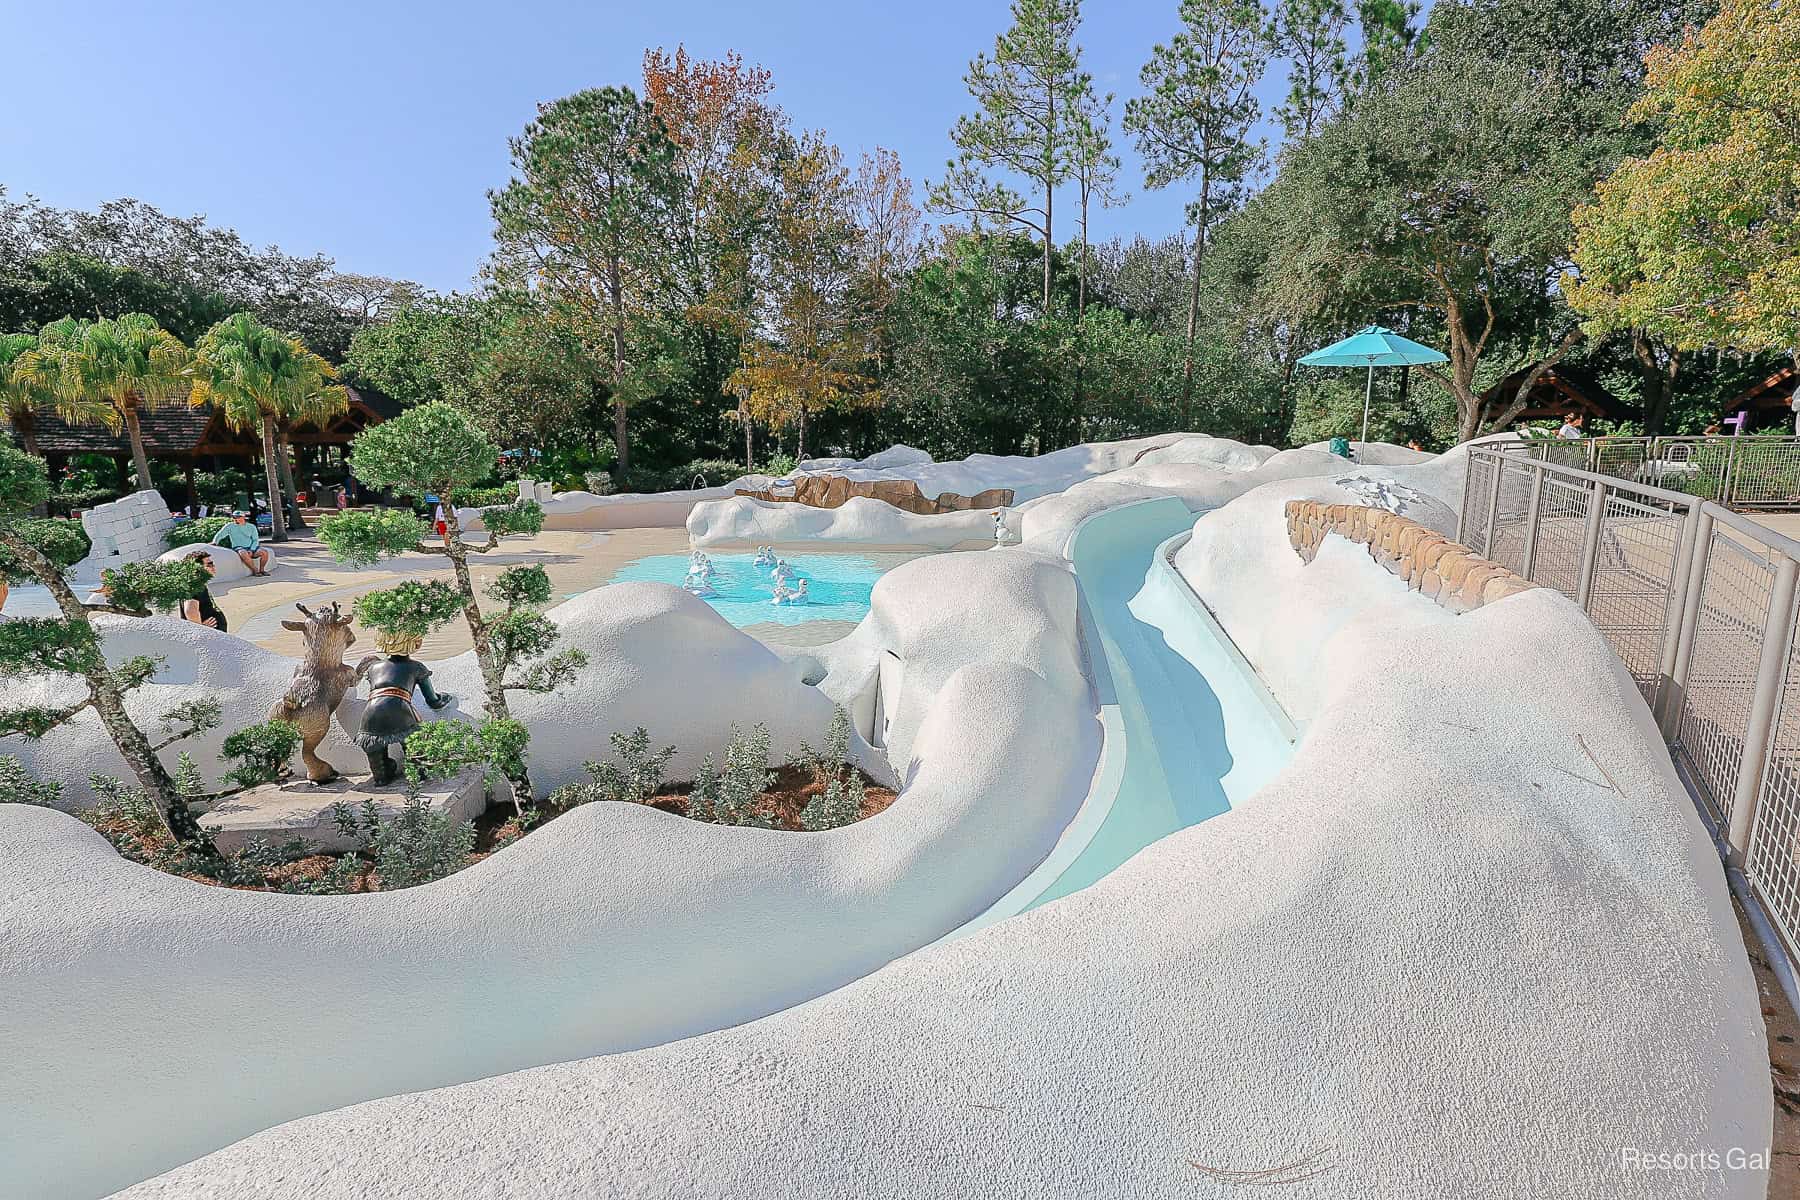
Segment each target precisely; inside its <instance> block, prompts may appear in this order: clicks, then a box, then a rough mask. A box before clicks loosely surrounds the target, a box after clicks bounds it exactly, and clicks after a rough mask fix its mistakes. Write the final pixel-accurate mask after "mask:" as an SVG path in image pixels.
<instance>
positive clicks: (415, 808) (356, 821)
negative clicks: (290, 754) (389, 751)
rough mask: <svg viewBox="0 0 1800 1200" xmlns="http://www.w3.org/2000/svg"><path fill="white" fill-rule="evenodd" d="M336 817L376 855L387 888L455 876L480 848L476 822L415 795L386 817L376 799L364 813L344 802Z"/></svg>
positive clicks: (365, 805) (366, 851)
mask: <svg viewBox="0 0 1800 1200" xmlns="http://www.w3.org/2000/svg"><path fill="white" fill-rule="evenodd" d="M445 723H446V722H434V724H445ZM332 815H333V817H334V819H335V820H336V821H337V825H338V828H339V829H340V830H342V831H343V832H344V833H345V834H346V835H348V836H352V837H356V838H357V839H358V841H359V845H360V849H361V851H362V853H364V854H367V855H369V856H371V857H373V858H374V859H375V870H376V872H377V873H379V874H380V876H381V890H382V891H396V890H398V889H400V888H409V887H417V886H418V885H419V884H421V883H430V882H432V881H433V880H436V879H442V878H444V877H445V876H447V875H452V874H455V873H456V872H457V871H460V870H461V869H462V868H463V867H464V866H465V865H466V864H467V863H468V861H469V854H470V852H471V851H472V850H474V849H475V823H474V822H473V821H457V820H455V819H454V818H452V817H451V816H450V815H449V814H448V813H444V812H439V811H437V810H435V809H433V808H432V807H431V806H430V805H429V804H427V803H426V802H425V801H424V799H422V798H421V797H420V796H419V795H417V794H416V793H415V794H413V795H410V796H408V797H407V798H406V806H405V807H404V808H403V809H401V810H400V811H399V812H398V813H396V814H395V815H394V816H393V817H391V818H390V819H388V820H386V821H384V820H382V819H381V810H380V809H378V808H377V807H376V806H375V801H373V800H364V801H363V807H362V812H361V813H360V814H358V813H356V812H354V811H353V810H352V809H351V808H350V806H349V805H347V804H342V803H339V804H337V805H335V806H333V809H332ZM340 861H341V860H340Z"/></svg>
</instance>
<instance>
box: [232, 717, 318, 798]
mask: <svg viewBox="0 0 1800 1200" xmlns="http://www.w3.org/2000/svg"><path fill="white" fill-rule="evenodd" d="M299 748H300V730H299V727H298V726H296V725H294V724H293V722H291V721H264V722H263V723H262V724H260V725H250V726H247V727H245V728H243V729H240V730H238V731H237V732H236V733H233V734H232V735H230V736H229V737H227V738H226V739H225V742H224V744H223V745H222V746H221V747H220V748H219V749H220V754H221V755H222V756H223V757H224V758H227V759H230V760H232V761H234V762H235V764H236V765H235V766H233V767H232V768H231V769H230V770H228V771H226V772H225V774H224V775H223V776H222V778H223V779H224V781H225V782H226V783H227V784H229V785H231V786H233V787H239V788H253V787H256V786H257V785H259V784H264V783H272V782H273V781H275V780H276V779H279V778H281V776H282V775H283V774H284V773H285V772H286V770H287V765H288V760H289V759H291V758H292V757H293V756H294V751H296V750H298V749H299Z"/></svg>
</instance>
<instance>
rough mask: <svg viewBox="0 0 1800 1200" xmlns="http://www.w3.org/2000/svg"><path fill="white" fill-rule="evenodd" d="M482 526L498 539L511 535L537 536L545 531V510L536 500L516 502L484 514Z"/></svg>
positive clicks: (486, 511) (482, 515)
mask: <svg viewBox="0 0 1800 1200" xmlns="http://www.w3.org/2000/svg"><path fill="white" fill-rule="evenodd" d="M481 524H482V527H483V528H485V529H486V530H487V531H488V532H489V533H491V534H494V535H495V536H497V537H506V536H507V535H509V534H515V533H527V534H537V533H542V532H543V530H544V509H543V506H542V505H540V504H539V503H538V502H537V501H536V500H516V501H514V502H513V503H512V504H510V505H508V506H507V507H505V508H490V509H487V510H485V511H483V512H482V514H481Z"/></svg>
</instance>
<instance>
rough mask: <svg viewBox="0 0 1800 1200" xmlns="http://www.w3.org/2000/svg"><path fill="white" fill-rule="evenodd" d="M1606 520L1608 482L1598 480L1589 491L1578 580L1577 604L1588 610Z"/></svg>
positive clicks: (1576, 586) (1583, 610) (1576, 588)
mask: <svg viewBox="0 0 1800 1200" xmlns="http://www.w3.org/2000/svg"><path fill="white" fill-rule="evenodd" d="M1605 520H1606V481H1605V480H1603V479H1596V480H1594V482H1593V485H1592V487H1590V488H1589V489H1588V510H1587V528H1586V529H1585V530H1584V531H1583V532H1582V535H1581V574H1580V575H1579V576H1578V577H1577V578H1576V583H1575V603H1576V604H1578V605H1580V606H1581V611H1582V612H1586V611H1587V610H1588V600H1589V599H1590V598H1591V597H1592V596H1593V594H1594V573H1595V569H1596V568H1597V567H1598V566H1599V563H1600V527H1601V525H1602V523H1604V522H1605Z"/></svg>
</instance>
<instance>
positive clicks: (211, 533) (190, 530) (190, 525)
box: [163, 516, 231, 550]
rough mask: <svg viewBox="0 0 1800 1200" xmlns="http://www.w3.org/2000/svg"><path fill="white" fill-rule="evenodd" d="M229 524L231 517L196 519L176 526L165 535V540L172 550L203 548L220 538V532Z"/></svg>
mask: <svg viewBox="0 0 1800 1200" xmlns="http://www.w3.org/2000/svg"><path fill="white" fill-rule="evenodd" d="M229 524H231V518H230V517H229V516H214V517H195V518H194V519H193V520H191V521H183V522H182V523H181V524H179V525H176V526H174V527H173V528H172V529H170V530H169V532H168V533H167V534H165V535H164V537H163V540H164V541H165V542H166V543H167V544H168V547H169V549H171V550H178V549H180V548H181V547H183V546H203V545H205V544H207V543H208V542H210V541H212V540H213V539H214V538H215V537H217V536H219V530H221V529H223V528H225V527H226V526H227V525H229Z"/></svg>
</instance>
